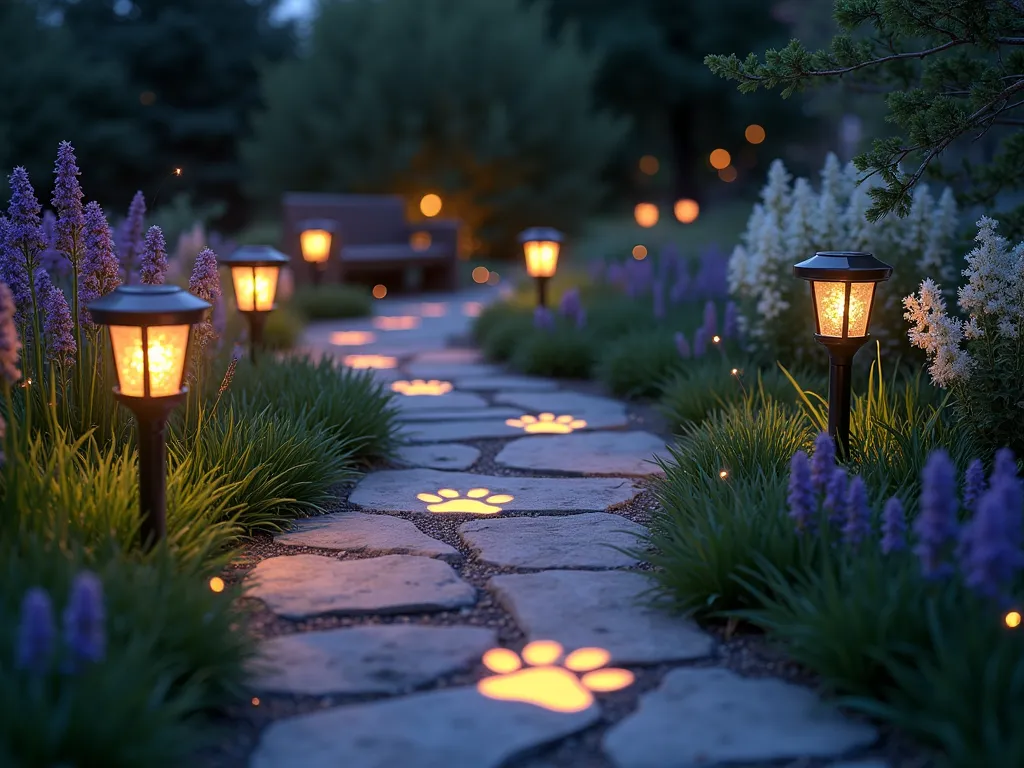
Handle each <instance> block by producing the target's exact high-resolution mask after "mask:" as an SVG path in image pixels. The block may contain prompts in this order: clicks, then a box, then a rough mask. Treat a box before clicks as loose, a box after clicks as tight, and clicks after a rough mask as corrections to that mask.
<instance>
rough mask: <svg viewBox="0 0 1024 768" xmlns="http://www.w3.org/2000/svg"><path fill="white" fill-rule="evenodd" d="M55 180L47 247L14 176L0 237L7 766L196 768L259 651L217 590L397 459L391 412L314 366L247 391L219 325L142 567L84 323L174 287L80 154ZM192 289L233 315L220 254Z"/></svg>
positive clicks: (155, 232)
mask: <svg viewBox="0 0 1024 768" xmlns="http://www.w3.org/2000/svg"><path fill="white" fill-rule="evenodd" d="M56 176H57V178H56V185H55V191H54V196H53V205H54V208H55V209H56V224H55V227H54V235H53V237H52V239H50V236H49V235H48V234H47V233H46V232H45V230H44V228H43V227H42V225H41V218H40V210H41V206H40V205H39V203H38V202H37V200H36V197H35V192H34V190H33V188H32V186H31V184H30V182H29V179H28V176H27V174H26V173H25V172H24V169H20V168H19V169H15V171H14V172H13V173H12V174H11V178H10V181H11V187H12V197H11V203H10V206H9V208H8V210H7V215H6V216H3V217H0V425H2V426H3V428H4V429H3V431H2V433H0V435H2V449H3V457H2V468H0V581H2V583H3V585H4V589H3V590H0V764H2V765H15V766H19V765H25V766H30V765H31V766H34V765H48V766H49V765H103V766H112V767H119V766H125V767H126V768H127V767H133V766H139V765H146V766H179V765H184V764H186V763H187V762H188V760H189V756H190V754H192V753H193V750H194V749H195V748H196V747H197V746H198V745H199V744H200V743H201V742H202V740H203V739H204V738H205V737H206V735H207V734H206V731H205V728H204V723H205V722H206V720H205V719H204V717H203V715H204V714H205V713H207V712H210V711H213V710H216V709H217V708H220V707H223V706H225V705H227V704H230V703H232V702H236V701H238V700H239V699H240V697H242V696H243V695H244V694H245V689H244V686H245V680H246V676H245V670H246V665H247V663H248V662H249V661H250V660H251V659H252V658H253V657H254V655H255V651H256V649H255V645H254V641H253V639H252V637H251V636H250V635H249V634H248V633H247V632H246V631H245V621H246V616H245V614H244V613H243V612H242V609H241V608H240V607H239V605H240V604H239V602H238V601H237V599H236V598H237V597H239V596H240V595H241V589H240V588H237V587H230V586H227V587H225V585H224V584H223V583H222V582H219V581H218V582H216V587H217V589H214V588H213V586H214V584H215V582H214V581H212V580H214V579H215V578H218V579H219V577H218V576H217V574H218V573H219V572H220V571H221V569H222V568H223V567H224V566H225V564H226V563H227V562H228V560H229V559H230V558H231V556H232V551H233V548H234V547H235V546H236V545H237V544H238V542H239V541H240V540H241V537H244V536H245V535H247V533H248V532H250V531H253V530H276V529H279V528H281V527H283V526H284V525H285V523H286V521H287V520H288V519H289V518H292V517H295V516H297V515H307V514H314V513H317V512H321V511H323V510H324V507H325V505H326V504H327V503H328V502H329V500H330V498H331V489H332V487H333V486H335V485H336V484H337V483H339V482H345V481H348V480H351V479H353V478H354V477H355V475H356V473H357V472H358V471H359V469H360V467H361V465H363V464H365V463H366V462H368V461H371V460H373V459H375V458H377V457H382V456H386V455H387V454H388V453H389V452H390V450H391V449H392V447H393V443H394V436H393V428H394V411H393V409H392V406H391V404H390V398H391V396H390V395H389V394H388V393H386V392H384V391H382V389H381V388H380V386H379V385H378V384H376V383H375V381H374V380H373V378H372V376H371V375H369V374H368V373H366V372H345V373H341V372H339V371H337V370H335V369H334V368H333V367H332V366H330V365H329V364H326V363H314V362H312V361H310V360H306V359H296V360H283V361H281V360H276V359H275V358H273V357H272V356H264V357H263V359H261V361H260V367H259V370H258V372H257V371H256V370H254V369H253V368H252V366H251V365H250V364H249V363H248V362H247V361H245V360H239V359H238V357H239V352H238V351H237V350H235V351H233V350H231V344H230V343H227V338H226V328H225V326H224V325H223V324H222V323H220V322H219V321H218V314H217V313H216V312H214V314H213V317H212V318H209V319H207V320H205V321H204V322H202V323H200V324H199V325H197V326H196V328H195V331H194V342H195V343H194V344H193V355H192V360H191V364H190V368H191V370H190V375H189V379H188V384H189V388H190V389H189V393H188V395H187V397H186V399H185V402H184V403H183V404H182V405H181V406H180V407H179V408H178V409H177V410H176V411H175V413H174V415H173V417H172V420H171V423H170V424H169V427H168V454H169V455H168V476H167V538H166V540H165V541H164V542H162V543H161V544H160V545H159V546H157V547H155V548H154V549H153V550H151V551H143V550H141V549H140V548H139V545H138V542H139V524H140V521H139V513H138V467H137V452H136V449H135V446H134V439H135V438H134V429H133V425H132V423H131V418H130V416H129V415H128V414H127V413H126V411H125V409H123V408H120V407H117V406H115V403H114V400H113V397H112V395H111V391H110V390H111V387H112V385H113V383H114V379H113V370H112V364H111V361H110V360H109V350H108V347H109V341H108V340H107V339H106V333H107V332H106V330H105V329H104V328H101V327H97V326H96V325H94V324H93V323H92V322H91V318H90V317H89V314H88V311H87V310H86V309H85V305H87V304H88V303H89V302H91V301H93V300H95V299H96V298H98V297H99V296H102V295H104V294H106V293H109V292H110V291H112V290H113V289H114V288H115V287H116V286H117V285H118V284H119V283H120V282H122V280H133V281H138V280H140V279H141V281H142V282H144V283H149V284H160V283H162V282H164V280H165V279H166V275H167V268H168V262H167V258H166V251H165V247H164V244H163V238H162V233H161V232H160V230H159V228H157V227H151V228H150V229H149V230H145V228H144V225H143V215H144V203H142V202H141V200H142V198H141V195H139V196H137V199H136V201H135V202H134V203H133V206H132V212H133V213H132V216H130V217H129V218H130V221H129V222H128V223H129V225H130V226H127V227H126V237H127V239H128V241H129V242H128V243H127V244H125V245H122V255H126V256H127V258H125V260H124V261H122V260H121V259H119V258H118V256H117V255H116V254H115V250H114V247H113V239H112V237H111V233H110V227H109V225H108V224H107V221H106V218H105V217H104V215H103V212H102V210H101V209H100V208H99V206H98V205H96V204H95V203H89V204H88V205H87V206H84V207H83V205H82V192H81V189H80V187H79V186H78V180H77V176H78V169H77V166H76V163H75V158H74V152H73V150H72V149H71V146H70V145H69V144H62V145H61V147H60V151H59V155H58V163H57V169H56ZM188 288H189V290H190V291H191V292H192V293H194V294H195V295H197V296H200V297H201V298H203V299H206V300H208V301H211V303H213V304H215V305H216V304H218V303H219V302H221V301H223V297H222V295H221V287H220V276H219V274H218V268H217V261H216V255H215V254H214V253H213V252H212V251H210V250H209V249H204V250H203V251H201V252H200V253H199V254H197V257H196V260H195V265H194V268H193V269H192V271H191V274H190V276H189V280H188ZM220 317H222V318H223V317H224V315H223V314H221V315H220Z"/></svg>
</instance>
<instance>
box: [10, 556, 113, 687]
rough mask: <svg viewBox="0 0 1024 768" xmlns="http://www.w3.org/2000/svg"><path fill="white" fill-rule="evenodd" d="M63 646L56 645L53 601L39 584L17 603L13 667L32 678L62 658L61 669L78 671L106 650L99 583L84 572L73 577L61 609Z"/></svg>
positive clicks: (103, 613)
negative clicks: (17, 612)
mask: <svg viewBox="0 0 1024 768" xmlns="http://www.w3.org/2000/svg"><path fill="white" fill-rule="evenodd" d="M61 618H62V621H63V641H64V647H63V649H61V648H59V647H58V637H57V626H56V621H55V618H54V610H53V602H52V600H51V599H50V596H49V594H47V592H46V590H44V589H42V588H41V587H33V588H31V589H29V590H28V591H27V592H26V593H25V596H24V597H23V598H22V602H21V616H20V619H19V622H18V629H17V644H16V647H15V657H14V666H15V668H16V669H20V670H22V671H24V672H27V673H28V674H30V675H32V676H34V677H40V676H42V675H45V674H46V673H47V672H49V671H50V670H51V669H52V668H53V663H54V660H55V659H57V658H59V657H63V664H62V665H61V670H62V671H64V672H68V673H72V674H73V673H76V672H79V671H81V670H82V669H83V668H84V667H85V666H86V665H88V664H96V663H97V662H100V661H102V660H103V658H104V655H105V653H106V639H107V635H106V611H105V608H104V602H103V585H102V584H101V583H100V580H99V578H98V577H97V576H96V575H95V574H93V573H90V572H88V571H82V572H81V573H79V574H78V575H77V576H75V579H74V582H73V583H72V585H71V594H70V596H69V597H68V603H67V605H66V606H65V608H64V612H63V615H62V616H61Z"/></svg>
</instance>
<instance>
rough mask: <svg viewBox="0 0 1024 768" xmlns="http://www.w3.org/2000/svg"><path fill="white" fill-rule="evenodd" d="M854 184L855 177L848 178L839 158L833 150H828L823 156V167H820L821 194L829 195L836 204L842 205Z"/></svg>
mask: <svg viewBox="0 0 1024 768" xmlns="http://www.w3.org/2000/svg"><path fill="white" fill-rule="evenodd" d="M855 185H856V177H854V179H850V177H849V174H848V173H847V169H846V168H843V165H842V163H840V162H839V158H838V157H836V155H835V153H834V152H829V153H828V155H827V156H826V157H825V167H824V168H822V169H821V194H823V195H826V194H827V195H831V196H832V199H833V200H835V202H836V205H838V206H840V207H842V206H843V205H845V204H846V201H847V199H848V198H849V197H850V193H851V192H852V191H853V188H854V186H855Z"/></svg>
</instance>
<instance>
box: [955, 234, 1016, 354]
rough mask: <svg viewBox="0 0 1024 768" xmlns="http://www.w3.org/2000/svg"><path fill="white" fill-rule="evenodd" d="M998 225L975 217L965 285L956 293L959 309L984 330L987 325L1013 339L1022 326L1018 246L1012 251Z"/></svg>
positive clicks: (965, 271) (965, 270)
mask: <svg viewBox="0 0 1024 768" xmlns="http://www.w3.org/2000/svg"><path fill="white" fill-rule="evenodd" d="M998 226H999V225H998V224H997V223H996V222H995V221H993V220H992V219H990V218H988V217H987V216H982V217H981V219H979V220H978V235H977V237H975V238H974V240H975V242H977V243H978V245H977V246H975V248H974V249H973V250H972V251H971V252H970V253H968V254H967V268H966V269H964V271H963V274H964V277H966V278H967V285H963V286H960V290H959V291H958V292H957V295H958V296H959V304H960V309H962V310H963V311H964V312H965V313H967V314H969V315H970V316H971V318H972V319H973V320H975V321H976V323H977V325H978V326H980V328H981V329H982V332H984V331H985V330H986V329H987V328H989V327H990V326H992V327H994V328H996V329H998V331H999V333H1000V334H1001V335H1003V336H1006V337H1007V338H1011V339H1015V338H1017V337H1018V336H1019V334H1020V330H1021V328H1020V326H1021V313H1022V311H1024V310H1022V307H1021V301H1022V298H1024V297H1022V296H1021V290H1022V286H1021V281H1020V279H1019V277H1018V276H1019V274H1020V269H1021V267H1020V264H1019V261H1020V258H1021V246H1019V245H1018V246H1017V247H1016V248H1014V249H1013V250H1011V249H1010V246H1009V243H1008V242H1007V240H1006V238H1005V237H1001V236H1000V235H997V234H996V227H998Z"/></svg>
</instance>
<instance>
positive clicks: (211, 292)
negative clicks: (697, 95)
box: [188, 248, 221, 350]
mask: <svg viewBox="0 0 1024 768" xmlns="http://www.w3.org/2000/svg"><path fill="white" fill-rule="evenodd" d="M188 290H189V292H190V293H191V294H192V295H193V296H198V297H199V298H200V299H203V300H204V301H208V302H210V303H211V304H213V303H214V301H215V300H217V299H219V298H220V295H221V290H220V274H219V273H218V272H217V254H215V253H214V252H213V251H211V250H210V249H209V248H203V250H201V251H200V252H199V254H198V255H197V256H196V263H195V266H194V267H193V268H192V275H191V276H190V277H189V279H188ZM216 337H217V332H216V330H214V327H213V320H212V318H211V317H209V316H207V317H205V318H204V319H203V321H202V322H201V323H199V324H198V325H197V326H196V329H195V340H196V343H197V344H198V346H199V349H201V350H202V349H206V347H207V346H208V345H209V344H210V342H212V341H214V340H215V339H216Z"/></svg>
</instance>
